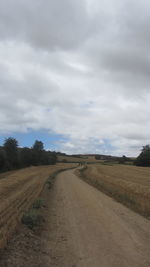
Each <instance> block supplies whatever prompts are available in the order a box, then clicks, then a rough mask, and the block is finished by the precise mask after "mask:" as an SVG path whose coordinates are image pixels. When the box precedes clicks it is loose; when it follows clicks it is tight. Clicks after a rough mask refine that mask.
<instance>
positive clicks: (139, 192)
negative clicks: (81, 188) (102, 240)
mask: <svg viewBox="0 0 150 267" xmlns="http://www.w3.org/2000/svg"><path fill="white" fill-rule="evenodd" d="M81 173H82V176H83V178H84V179H85V180H86V181H88V182H89V183H90V184H92V185H94V186H95V187H96V188H98V189H100V190H101V191H103V192H105V193H106V194H108V195H109V196H112V197H114V198H115V199H117V200H119V201H120V202H122V203H124V204H126V205H127V206H128V207H131V208H132V209H134V210H135V211H137V212H139V213H141V214H143V215H145V216H147V217H149V216H150V168H148V167H136V166H128V165H119V164H118V165H113V166H109V165H95V164H93V165H89V166H87V168H85V169H84V170H83V171H82V172H81Z"/></svg>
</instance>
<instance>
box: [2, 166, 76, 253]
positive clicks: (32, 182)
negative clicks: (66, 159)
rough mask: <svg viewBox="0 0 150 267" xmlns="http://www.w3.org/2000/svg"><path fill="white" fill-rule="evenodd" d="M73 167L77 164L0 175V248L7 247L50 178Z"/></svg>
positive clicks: (40, 167)
mask: <svg viewBox="0 0 150 267" xmlns="http://www.w3.org/2000/svg"><path fill="white" fill-rule="evenodd" d="M73 166H75V164H67V163H66V164H65V163H62V164H61V163H59V164H57V165H51V166H50V165H49V166H39V167H29V168H25V169H21V170H18V171H10V172H7V173H3V174H0V248H3V247H4V246H5V244H6V243H7V241H8V239H9V237H10V235H11V233H12V232H13V231H14V230H15V229H16V226H17V225H18V223H19V222H20V221H21V218H22V215H23V214H24V212H25V211H26V210H27V209H28V208H29V207H30V206H31V205H32V203H33V202H34V201H35V199H36V198H37V197H38V195H39V194H40V193H41V191H42V189H43V186H44V184H45V183H46V181H47V179H48V177H49V176H50V175H52V174H53V173H55V172H56V171H58V170H61V169H66V168H70V167H73Z"/></svg>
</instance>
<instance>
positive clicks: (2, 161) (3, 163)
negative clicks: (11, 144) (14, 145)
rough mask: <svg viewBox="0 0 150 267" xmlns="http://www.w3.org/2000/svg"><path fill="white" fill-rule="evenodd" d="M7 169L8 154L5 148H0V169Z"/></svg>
mask: <svg viewBox="0 0 150 267" xmlns="http://www.w3.org/2000/svg"><path fill="white" fill-rule="evenodd" d="M6 169H7V156H6V152H5V151H4V150H3V149H0V171H4V170H6Z"/></svg>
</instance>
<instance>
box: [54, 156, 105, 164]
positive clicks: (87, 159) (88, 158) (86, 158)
mask: <svg viewBox="0 0 150 267" xmlns="http://www.w3.org/2000/svg"><path fill="white" fill-rule="evenodd" d="M63 160H66V161H67V162H91V163H92V162H93V163H98V162H97V160H96V159H95V157H94V156H86V155H85V156H84V155H82V156H81V157H80V158H77V157H68V156H58V161H60V162H61V161H63ZM99 162H103V160H102V161H100V160H99Z"/></svg>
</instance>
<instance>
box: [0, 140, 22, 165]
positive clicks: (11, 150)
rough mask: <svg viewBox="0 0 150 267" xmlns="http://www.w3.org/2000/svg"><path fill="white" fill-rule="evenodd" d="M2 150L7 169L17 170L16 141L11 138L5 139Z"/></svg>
mask: <svg viewBox="0 0 150 267" xmlns="http://www.w3.org/2000/svg"><path fill="white" fill-rule="evenodd" d="M3 149H4V151H5V153H6V157H7V168H8V169H16V168H18V167H19V158H18V141H17V140H16V139H15V138H12V137H9V138H7V139H5V141H4V145H3Z"/></svg>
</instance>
